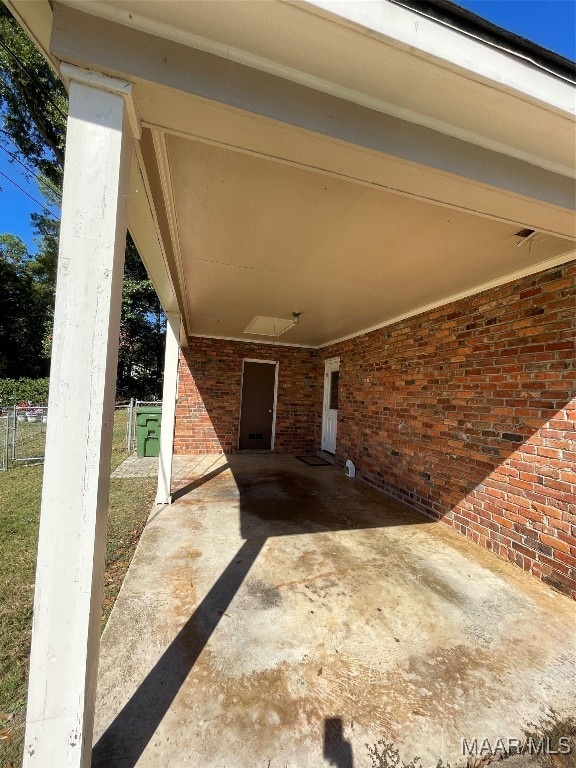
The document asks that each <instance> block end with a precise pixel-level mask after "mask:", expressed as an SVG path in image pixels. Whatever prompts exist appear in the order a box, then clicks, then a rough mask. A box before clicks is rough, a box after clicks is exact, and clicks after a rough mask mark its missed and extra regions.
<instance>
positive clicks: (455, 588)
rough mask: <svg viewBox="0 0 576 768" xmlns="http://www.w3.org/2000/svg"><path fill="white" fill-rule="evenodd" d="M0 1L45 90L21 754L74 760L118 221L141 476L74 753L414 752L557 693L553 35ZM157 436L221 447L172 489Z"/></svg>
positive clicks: (102, 480) (564, 283)
mask: <svg viewBox="0 0 576 768" xmlns="http://www.w3.org/2000/svg"><path fill="white" fill-rule="evenodd" d="M7 5H8V6H9V8H10V9H11V10H12V12H13V13H14V15H15V16H16V18H17V19H18V20H19V22H20V23H21V24H22V26H23V27H24V28H25V29H26V31H27V33H28V34H29V35H30V37H31V38H32V39H33V40H34V41H35V43H36V45H37V46H38V48H39V49H40V50H41V52H42V53H43V55H44V56H45V57H46V58H47V59H48V60H49V61H50V62H51V64H52V65H53V66H54V68H55V69H56V70H57V71H58V72H59V73H60V76H61V78H62V80H63V82H64V83H65V84H66V86H67V88H68V90H69V117H68V128H67V141H66V165H65V173H64V190H63V201H62V224H61V236H60V252H59V262H58V280H57V295H56V307H55V315H54V333H53V351H52V368H51V384H50V400H49V419H48V431H47V438H46V462H45V473H44V485H43V496H42V509H41V522H40V538H39V550H38V565H37V582H36V593H35V608H34V627H33V639H32V652H31V663H30V684H29V697H28V712H27V718H28V719H27V734H26V747H25V759H24V765H25V768H54V767H55V766H58V768H88V767H89V766H90V764H91V760H92V745H93V736H94V733H93V725H94V713H95V701H96V689H97V677H98V666H99V648H100V614H101V597H102V578H103V566H104V551H105V545H106V524H107V520H106V509H107V496H108V488H109V475H110V473H109V466H110V451H111V426H112V414H113V408H114V394H115V375H116V362H117V349H118V332H119V315H120V299H121V284H122V276H123V257H124V256H123V254H124V250H123V249H124V244H125V235H126V229H127V228H129V230H130V233H131V235H132V237H133V240H134V242H135V243H136V245H137V248H138V251H139V253H140V256H141V258H142V261H143V263H144V265H145V266H146V269H147V272H148V274H149V276H150V279H151V280H152V282H153V283H154V286H155V289H156V291H157V294H158V296H159V299H160V301H161V303H162V306H163V308H164V310H165V312H166V316H167V335H166V356H165V369H164V382H163V397H162V402H163V406H162V432H161V441H160V442H161V445H160V457H159V467H158V490H157V495H156V503H157V505H158V508H157V509H155V510H154V511H153V513H152V517H151V520H150V522H149V525H148V527H147V529H146V532H145V535H144V538H143V540H142V545H141V547H140V549H139V551H138V554H137V557H136V560H135V561H134V564H133V567H132V569H131V571H130V574H129V577H128V580H127V582H126V585H125V589H124V590H123V593H122V596H121V599H120V600H119V602H118V610H117V611H116V612H115V615H114V620H113V622H111V625H110V628H109V630H108V631H107V634H106V638H105V655H104V659H103V662H102V667H101V677H100V694H99V695H100V704H99V709H98V725H97V739H98V741H97V747H96V758H95V759H96V760H97V761H100V762H99V763H98V764H99V765H100V766H101V767H103V766H110V768H113V766H116V765H126V766H132V765H135V764H136V760H137V758H140V757H141V760H142V761H143V762H142V764H147V765H174V766H180V765H182V764H185V761H189V762H191V763H194V761H195V762H196V765H201V766H204V765H214V766H216V765H218V766H225V765H229V766H233V768H247V766H250V768H252V766H256V765H258V762H257V760H260V761H261V762H262V765H263V766H265V765H267V761H268V763H269V764H270V768H271V766H272V761H273V760H276V761H280V762H279V763H278V766H279V768H280V765H282V768H283V763H282V762H281V761H285V762H287V763H288V764H294V765H298V766H299V768H303V766H308V765H310V766H316V765H322V764H323V763H324V764H330V762H332V764H336V765H340V766H346V765H350V764H351V762H350V760H351V758H350V750H352V751H353V752H354V760H355V761H357V762H358V761H361V760H362V759H364V758H363V757H361V755H360V752H361V744H362V743H363V742H364V741H370V742H372V741H374V740H377V739H378V738H380V737H382V736H385V734H391V735H392V737H393V739H394V740H395V743H397V744H398V746H402V747H403V748H405V749H406V750H408V751H412V749H414V751H419V752H420V754H421V755H424V754H426V755H429V756H430V757H431V758H432V757H433V758H437V757H441V756H443V757H445V758H448V757H450V756H453V755H454V749H455V746H454V744H455V739H457V736H458V734H457V731H458V733H460V731H461V730H462V729H464V728H466V729H468V728H469V729H472V730H473V731H474V733H476V732H477V730H476V729H477V728H478V727H479V726H478V723H479V722H481V723H482V724H483V727H485V728H486V729H488V730H490V731H491V730H492V728H494V729H496V728H498V730H500V727H501V726H502V727H503V726H504V725H505V726H506V728H508V727H509V728H513V727H521V721H522V722H523V721H524V718H525V717H532V716H533V717H538V716H539V713H540V712H541V705H547V704H549V705H557V706H558V707H560V708H562V707H563V706H565V705H566V696H567V695H568V694H567V691H568V688H567V682H566V680H567V678H566V677H565V676H564V673H565V672H566V671H567V669H568V665H569V662H570V651H573V650H574V643H573V637H572V635H571V633H569V632H566V627H567V626H572V625H568V624H567V622H568V620H569V616H568V611H569V609H570V608H571V605H570V603H568V605H567V604H566V602H567V597H566V596H576V514H575V512H576V510H575V508H574V498H575V494H576V474H575V473H574V463H575V461H576V447H575V443H574V436H575V434H576V432H575V426H574V423H575V422H574V413H575V411H576V393H575V384H576V378H575V357H574V338H575V335H576V316H575V315H574V311H573V308H574V297H575V293H576V261H575V257H576V252H575V250H574V248H575V240H576V231H575V230H576V222H575V217H574V208H575V200H574V178H575V173H576V157H575V155H574V138H575V111H576V110H575V106H574V105H575V101H574V96H575V89H574V72H573V66H572V64H571V63H570V62H568V61H566V60H565V59H562V57H559V56H557V55H555V54H552V53H550V52H549V51H546V50H544V49H542V48H539V47H538V46H536V45H533V44H532V43H530V42H529V41H525V40H522V39H520V38H517V37H515V36H514V35H511V34H510V33H507V32H505V31H504V30H499V29H498V28H496V27H494V26H493V25H490V24H488V23H487V22H483V21H482V20H481V19H478V17H475V16H474V15H472V14H469V13H467V12H465V11H463V10H462V9H458V8H457V7H456V6H454V5H453V4H451V3H450V2H447V1H446V0H434V1H433V2H429V3H426V4H424V6H425V7H421V6H420V4H419V3H414V2H412V0H380V1H379V2H366V3H364V2H347V1H346V0H344V2H336V3H332V2H327V1H325V0H306V1H304V0H302V1H297V0H271V1H270V2H265V3H263V2H251V1H250V0H247V1H246V2H226V1H225V0H211V1H210V2H177V1H175V0H165V1H164V2H147V1H146V0H115V2H106V1H105V0H92V1H91V2H90V3H86V2H82V1H81V0H59V1H57V2H53V1H52V0H50V2H49V1H48V0H35V1H34V2H26V0H7ZM254 373H256V374H264V375H263V376H262V377H260V378H258V376H256V377H255V378H251V377H252V375H253V374H254ZM264 379H265V388H263V387H264V385H263V384H262V382H263V381H264ZM255 380H257V381H256V384H255V386H254V389H253V391H252V393H251V397H248V394H247V392H246V388H247V386H248V384H247V383H248V382H249V381H253V382H254V381H255ZM261 384H262V387H261ZM262 393H264V394H262ZM246 403H251V406H254V407H250V408H247V407H245V406H246ZM247 414H248V415H247ZM255 414H256V415H255ZM251 448H252V449H260V450H267V451H273V452H274V453H275V454H286V458H283V457H281V456H277V455H270V456H267V457H264V456H261V457H260V458H255V457H254V456H251V457H249V456H246V457H244V456H236V455H234V454H235V452H236V451H238V450H239V449H240V450H244V449H251ZM320 449H322V450H325V451H328V452H330V453H332V454H333V455H334V457H335V461H336V464H337V465H338V464H343V463H344V462H345V461H346V460H351V461H353V462H354V463H355V464H356V467H357V470H358V480H357V481H356V482H355V483H354V484H352V485H345V479H344V478H343V476H342V474H341V470H339V469H338V467H335V468H331V467H321V468H314V469H313V468H310V467H305V466H304V465H302V466H300V465H299V464H298V463H295V462H296V460H295V459H294V458H293V454H300V453H305V452H310V451H318V450H320ZM174 453H176V454H182V455H187V456H188V457H192V458H193V460H196V459H195V458H194V457H202V456H211V455H213V454H226V455H228V458H226V459H224V458H221V459H217V460H214V461H215V463H214V464H213V465H210V461H212V459H206V460H202V459H201V458H197V462H198V463H197V470H195V473H194V472H193V473H192V475H191V476H190V478H189V483H188V484H187V485H185V486H184V490H182V487H180V489H179V490H177V491H176V492H174V493H173V480H174V477H173V471H172V469H173V455H174ZM62 467H66V468H67V469H66V472H65V473H63V471H62ZM224 467H226V468H225V469H224ZM339 472H340V474H339ZM201 475H202V476H201ZM360 478H362V479H363V480H365V481H367V482H369V483H371V484H372V485H373V486H376V487H378V488H380V489H381V490H384V491H386V493H388V494H389V497H390V498H388V499H386V498H385V497H384V496H382V495H380V494H379V492H378V491H376V490H375V489H374V488H372V489H369V488H368V487H366V486H365V485H364V484H362V483H361V481H360ZM392 497H393V498H394V499H397V500H398V501H393V500H392ZM400 502H406V503H408V504H409V505H410V506H411V507H412V509H413V510H414V511H412V512H410V511H408V510H407V509H406V508H404V507H402V506H400ZM418 512H421V513H423V515H426V516H428V519H427V518H426V517H424V516H421V517H418V516H417V513H418ZM437 520H443V521H444V522H445V523H447V525H446V526H441V525H438V524H437V523H436V522H435V521H437ZM459 534H461V536H459ZM466 537H467V538H468V539H470V540H471V541H467V540H466ZM472 541H473V542H474V543H475V544H478V545H480V547H481V548H482V550H481V551H480V550H474V549H473V546H472V543H471V542H472ZM487 550H491V552H488V551H487ZM161 553H163V555H164V556H161ZM493 555H496V556H498V557H499V558H501V559H500V560H497V559H496V558H493ZM448 561H450V562H448ZM506 561H509V563H514V564H515V565H516V566H518V568H519V570H518V571H517V572H516V571H513V570H511V568H512V566H511V565H510V564H509V563H507V562H506ZM522 570H524V571H529V572H530V573H531V574H533V576H535V577H537V578H538V579H542V580H544V581H546V582H547V583H548V584H549V585H550V586H552V587H554V589H556V590H560V591H562V592H563V593H564V596H559V595H557V594H551V593H549V592H547V591H546V590H545V589H544V587H543V585H542V584H539V583H533V582H530V581H529V580H528V579H527V577H525V575H524V574H523V573H522ZM534 582H535V580H534ZM564 601H566V602H564ZM379 609H381V610H379ZM312 611H313V612H314V613H312ZM541 616H545V617H546V620H545V621H542V620H541ZM130 617H131V618H130ZM126 621H127V622H128V624H125V623H124V624H123V622H126ZM131 623H133V624H135V626H137V627H138V632H137V633H134V632H133V631H129V630H130V627H129V626H128V625H129V624H131ZM495 660H497V661H498V664H496V661H495ZM532 669H533V670H536V671H535V672H534V673H533V672H532ZM432 670H440V671H439V672H438V673H436V671H432ZM505 671H508V673H509V674H508V675H506V676H505V675H504V672H505ZM121 677H123V678H124V680H125V681H126V682H125V685H121V684H120V678H121ZM343 680H344V681H346V682H345V683H344V684H343V683H342V681H343ZM161 681H164V682H163V683H162V682H161ZM370 681H372V682H370ZM478 691H481V692H483V693H481V694H480V696H478V695H475V693H474V692H476V694H477V693H478ZM274 696H275V697H276V698H273V697H274ZM271 697H272V698H271ZM282 697H284V698H282ZM495 697H498V700H499V702H502V706H501V707H500V708H499V709H498V710H496V709H495V708H494V706H493V704H494V698H495ZM447 710H449V711H450V712H451V713H452V714H453V715H454V726H450V728H449V729H448V730H446V728H447V726H446V725H442V723H443V722H444V720H443V718H444V714H442V713H445V712H446V711H447ZM494 718H497V721H498V722H496V720H495V719H494ZM214 721H219V722H220V723H223V722H225V723H226V724H227V728H228V732H229V738H228V739H227V740H225V739H222V738H221V731H218V730H215V731H213V730H212V729H211V726H210V724H211V723H213V722H214ZM340 721H341V727H340V725H339V723H340ZM191 723H193V732H191V731H190V727H191ZM249 723H250V728H249V732H248V733H247V732H246V731H247V729H248V724H249ZM352 723H354V725H352ZM423 723H424V724H426V725H425V730H424V731H423V730H422V724H423ZM129 732H131V733H129ZM324 733H325V734H326V745H325V746H322V744H323V738H324V736H323V734H324ZM422 733H426V739H425V740H423V738H422ZM418 734H420V736H418ZM461 735H462V736H465V735H466V734H464V733H462V734H461ZM482 735H484V734H482ZM123 743H124V746H122V744H123ZM169 744H170V745H174V746H173V747H172V746H167V745H169ZM219 745H220V746H219ZM419 745H421V746H419ZM163 750H167V751H166V752H163ZM170 750H172V751H170ZM226 750H229V751H228V752H227V751H226ZM274 750H276V751H274ZM211 755H212V756H213V757H211ZM237 755H240V756H241V758H240V757H238V758H237ZM412 756H413V755H412V754H410V755H406V759H410V758H411V757H412ZM155 760H156V762H155ZM210 760H212V763H210ZM346 760H347V761H348V762H346ZM299 761H300V762H299ZM306 761H308V762H306ZM354 764H355V765H356V762H355V763H354ZM359 764H360V765H362V763H361V762H359Z"/></svg>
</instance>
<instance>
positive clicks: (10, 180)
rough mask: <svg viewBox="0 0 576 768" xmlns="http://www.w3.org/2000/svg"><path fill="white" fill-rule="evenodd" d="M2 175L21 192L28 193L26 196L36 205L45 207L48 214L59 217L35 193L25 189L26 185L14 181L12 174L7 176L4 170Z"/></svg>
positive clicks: (1, 172)
mask: <svg viewBox="0 0 576 768" xmlns="http://www.w3.org/2000/svg"><path fill="white" fill-rule="evenodd" d="M0 176H3V177H4V178H5V179H6V180H7V181H9V182H10V184H14V186H15V187H16V188H17V189H19V190H20V192H23V193H24V194H25V195H26V197H29V198H30V200H32V201H33V202H34V203H36V205H39V206H40V208H43V209H44V210H45V211H46V213H47V214H49V215H50V216H52V217H53V218H58V217H57V216H54V214H53V213H52V211H51V210H50V209H49V208H48V207H47V206H45V205H44V203H41V202H40V201H39V200H37V199H36V198H35V197H34V196H33V195H31V194H30V193H29V192H27V191H26V190H25V189H24V187H21V186H20V184H18V182H16V181H14V179H11V178H10V176H7V175H6V174H5V173H4V172H3V171H0Z"/></svg>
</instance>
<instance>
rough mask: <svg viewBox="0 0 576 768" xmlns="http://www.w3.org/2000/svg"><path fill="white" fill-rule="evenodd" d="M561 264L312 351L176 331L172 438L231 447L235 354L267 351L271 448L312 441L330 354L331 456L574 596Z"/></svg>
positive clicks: (574, 494) (289, 448) (574, 414)
mask: <svg viewBox="0 0 576 768" xmlns="http://www.w3.org/2000/svg"><path fill="white" fill-rule="evenodd" d="M575 337H576V263H572V264H570V265H566V266H563V267H558V268H554V269H551V270H548V271H546V272H542V273H539V274H538V275H534V276H530V277H526V278H523V279H521V280H518V281H515V282H514V283H509V284H507V285H504V286H501V287H498V288H494V289H492V290H490V291H486V292H484V293H482V294H479V295H477V296H472V297H469V298H466V299H462V300H461V301H458V302H455V303H452V304H449V305H446V306H444V307H441V308H439V309H435V310H432V311H430V312H427V313H424V314H421V315H418V316H417V317H413V318H409V319H407V320H404V321H402V322H399V323H396V324H395V325H391V326H388V327H386V328H382V329H380V330H378V331H374V332H372V333H369V334H365V335H363V336H359V337H357V338H355V339H351V340H348V341H346V342H342V343H340V344H337V345H332V346H330V347H325V348H323V349H321V350H318V351H314V350H306V349H298V348H294V347H279V346H275V347H272V346H271V345H262V344H260V345H258V344H244V343H239V342H233V341H221V340H213V339H191V340H190V346H189V348H188V349H187V350H185V351H184V353H183V355H182V358H181V366H180V396H179V401H178V408H177V425H176V436H175V450H176V452H177V453H211V452H219V451H225V452H230V451H234V450H235V449H236V446H237V437H238V418H239V410H240V383H241V372H242V360H243V359H244V358H257V359H266V360H271V359H274V360H278V361H279V363H280V368H279V391H278V407H277V424H276V446H275V447H276V450H278V451H280V452H289V453H300V452H307V451H310V450H313V449H318V448H319V447H320V427H321V411H322V394H323V391H322V390H323V371H324V366H323V360H324V359H326V358H328V357H335V356H340V358H341V364H340V398H339V400H340V402H339V413H338V441H337V458H338V460H339V461H340V462H343V461H344V460H345V459H348V458H351V459H352V460H353V461H354V463H355V464H356V467H357V471H358V475H359V476H360V477H362V478H364V479H365V480H367V481H368V482H370V483H372V484H374V485H376V486H377V487H379V488H381V489H382V490H384V491H386V492H387V493H389V494H391V495H392V496H395V497H396V498H398V499H401V500H403V501H405V502H407V503H408V504H410V505H411V506H413V507H414V508H416V509H417V510H419V511H421V512H423V513H425V514H427V515H431V516H433V517H435V518H437V519H440V520H443V521H444V522H445V523H448V524H449V525H451V526H452V527H453V528H455V529H456V530H457V531H458V532H460V533H462V534H464V535H466V536H468V537H469V538H470V539H472V540H473V541H475V542H476V543H477V544H479V545H481V546H483V547H486V548H488V549H490V550H492V551H493V552H494V553H495V554H497V555H498V556H500V557H502V558H506V559H508V560H511V561H512V562H514V563H516V564H517V565H519V566H520V567H522V568H524V569H525V570H527V571H530V572H531V573H533V574H534V575H536V576H538V577H540V578H542V579H543V580H544V581H546V582H547V583H549V584H551V585H553V586H555V587H556V588H558V589H560V590H562V591H564V592H567V593H572V594H573V595H574V596H576V444H575V438H576V433H575V421H576V400H575V385H576V364H575V358H576V354H575V353H576V347H575Z"/></svg>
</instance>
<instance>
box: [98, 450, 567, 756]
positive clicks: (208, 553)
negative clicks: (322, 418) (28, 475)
mask: <svg viewBox="0 0 576 768" xmlns="http://www.w3.org/2000/svg"><path fill="white" fill-rule="evenodd" d="M179 485H180V488H179V490H178V491H177V492H176V494H175V496H176V497H178V498H177V501H175V503H174V504H173V505H172V506H171V507H157V508H154V509H153V510H152V513H151V516H150V519H149V521H148V524H147V526H146V529H145V530H144V533H143V535H142V538H141V541H140V544H139V546H138V548H137V550H136V553H135V556H134V559H133V562H132V564H131V566H130V569H129V571H128V575H127V577H126V580H125V582H124V585H123V587H122V590H121V592H120V595H119V597H118V600H117V602H116V605H115V607H114V610H113V612H112V615H111V618H110V621H109V623H108V626H107V628H106V630H105V632H104V635H103V638H102V649H101V662H100V674H99V687H98V700H97V711H96V730H95V749H94V758H93V765H94V766H95V768H104V767H106V768H132V766H136V765H138V766H142V767H146V768H152V767H154V768H163V767H166V768H168V767H170V768H172V767H174V768H176V767H178V768H179V767H180V766H188V765H190V766H198V767H199V768H285V766H289V767H290V768H319V767H320V766H337V768H351V767H352V766H353V767H354V768H365V767H366V768H368V767H369V768H374V766H380V765H385V764H386V765H389V764H390V763H389V762H388V763H384V762H382V763H381V762H379V760H380V758H379V757H374V754H376V753H374V752H373V753H372V756H371V755H370V751H369V749H368V747H370V749H372V750H374V745H377V742H379V741H380V740H385V741H386V742H387V743H388V744H393V745H394V746H395V748H397V749H398V750H399V756H400V758H402V759H403V760H405V761H406V762H408V761H409V760H411V759H412V758H413V757H414V756H416V755H418V756H420V757H421V758H422V764H423V765H424V766H427V765H430V766H436V764H437V762H438V760H439V759H442V760H443V761H444V762H445V763H446V762H450V763H451V764H452V765H455V764H462V763H463V762H465V761H464V759H463V758H462V743H461V740H462V739H463V738H465V739H467V741H468V743H470V742H471V741H472V740H473V739H474V738H477V739H479V740H481V739H483V738H488V739H489V740H490V741H491V742H493V741H495V740H496V739H497V738H503V739H507V738H509V737H520V736H522V733H523V728H524V727H525V726H526V725H527V724H529V723H537V722H538V721H539V720H540V719H541V718H542V717H543V716H545V715H546V713H548V712H549V711H550V710H551V709H553V710H555V712H556V713H557V716H558V717H560V718H562V717H563V716H567V715H571V714H573V713H574V711H575V706H574V705H575V703H576V702H575V698H574V691H575V689H576V687H575V683H576V667H575V651H576V625H575V612H574V604H573V602H572V601H570V600H569V599H568V598H566V597H564V596H563V595H559V594H557V593H555V592H553V591H551V590H550V589H549V588H547V587H546V586H545V585H543V584H542V583H540V582H538V581H537V580H536V579H534V578H533V577H531V576H528V575H526V574H524V573H523V572H522V571H520V570H519V569H517V568H515V567H514V566H512V565H510V564H508V563H504V562H502V561H500V560H497V559H496V558H495V557H493V556H492V555H491V554H490V553H489V552H486V551H484V550H481V549H479V548H478V547H476V546H475V545H473V544H472V543H470V542H468V541H467V540H466V539H464V538H463V537H461V536H459V535H458V534H456V533H455V532H454V531H453V530H451V529H450V528H448V526H445V525H443V524H441V523H437V522H433V521H431V520H428V519H426V518H423V517H421V516H420V515H418V514H416V513H414V512H412V511H411V510H410V509H408V508H407V507H405V506H404V505H402V504H400V503H399V502H397V501H395V500H393V499H390V498H389V497H387V496H385V495H384V494H382V493H380V492H379V491H377V490H374V489H372V488H370V487H368V486H367V485H365V484H364V483H362V482H361V481H360V480H358V479H354V480H351V479H348V478H346V477H344V475H343V472H342V470H341V469H339V468H338V467H333V466H322V467H308V466H306V465H305V464H303V463H302V462H300V461H298V460H297V459H296V458H295V457H289V456H274V455H258V456H249V455H241V456H231V457H203V458H202V459H198V460H196V462H195V464H194V467H193V468H192V470H191V471H190V474H189V476H188V477H186V478H183V479H181V481H180V483H179ZM376 749H377V750H379V751H380V752H381V751H382V745H380V746H379V747H378V746H376Z"/></svg>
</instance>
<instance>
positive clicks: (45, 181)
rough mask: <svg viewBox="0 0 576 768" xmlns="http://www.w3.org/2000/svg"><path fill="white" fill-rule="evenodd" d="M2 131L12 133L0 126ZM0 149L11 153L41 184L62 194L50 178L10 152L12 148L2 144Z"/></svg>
mask: <svg viewBox="0 0 576 768" xmlns="http://www.w3.org/2000/svg"><path fill="white" fill-rule="evenodd" d="M0 133H5V134H6V135H7V136H9V135H10V134H9V133H8V132H7V131H4V130H2V128H0ZM0 149H1V150H2V151H3V152H6V154H7V155H9V156H10V157H11V158H12V160H15V161H16V162H17V163H18V164H19V165H21V166H22V168H24V170H25V171H27V172H28V173H30V174H32V176H34V178H35V179H36V180H37V181H38V182H39V183H40V184H45V185H46V186H47V187H50V189H51V190H52V191H53V192H54V193H55V194H56V195H58V196H61V194H62V193H61V191H60V190H59V189H58V188H57V187H55V186H54V184H53V183H52V182H51V181H50V179H48V178H46V177H45V176H41V175H40V174H38V173H36V171H34V170H33V169H32V168H30V166H29V165H26V163H24V162H23V161H22V160H20V158H19V157H18V155H17V154H16V153H15V152H10V150H9V149H6V147H4V146H2V144H0Z"/></svg>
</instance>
